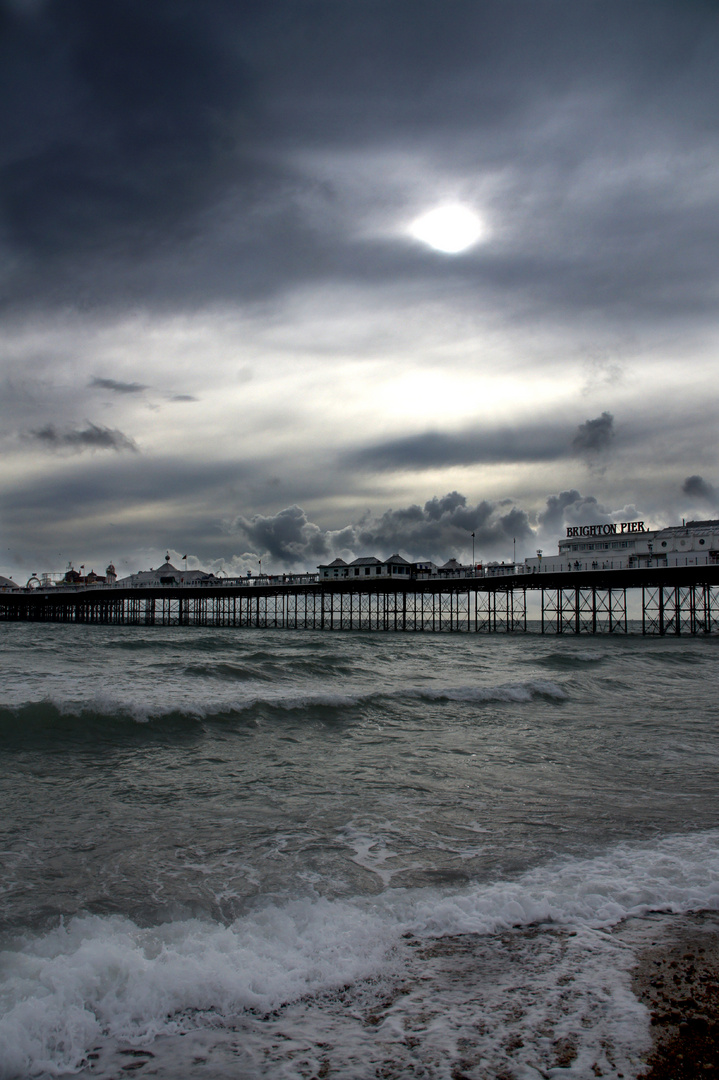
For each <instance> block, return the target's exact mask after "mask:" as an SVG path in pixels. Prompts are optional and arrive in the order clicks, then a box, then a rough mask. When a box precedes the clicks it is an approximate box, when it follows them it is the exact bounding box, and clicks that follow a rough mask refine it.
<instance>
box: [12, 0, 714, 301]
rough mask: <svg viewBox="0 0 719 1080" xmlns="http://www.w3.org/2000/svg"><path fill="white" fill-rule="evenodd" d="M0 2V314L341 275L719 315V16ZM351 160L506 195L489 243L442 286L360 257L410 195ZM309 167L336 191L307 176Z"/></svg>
mask: <svg viewBox="0 0 719 1080" xmlns="http://www.w3.org/2000/svg"><path fill="white" fill-rule="evenodd" d="M0 11H1V13H2V21H3V33H2V39H1V43H0V83H1V85H0V90H1V91H2V93H0V101H2V102H3V103H4V112H3V114H2V116H0V198H1V199H2V206H3V225H2V231H1V236H2V241H3V242H4V243H5V245H6V247H7V249H8V254H9V257H10V258H11V260H12V265H13V276H12V283H11V281H10V280H9V279H8V281H7V283H6V290H5V291H6V302H9V301H14V302H15V303H16V304H20V303H26V304H30V303H40V304H42V303H46V304H58V303H68V302H70V303H81V304H97V303H105V304H116V305H119V306H121V305H123V304H127V303H130V302H133V303H142V304H147V305H150V306H152V305H153V304H158V305H159V304H163V305H167V304H171V305H174V306H182V305H187V304H188V303H196V304H206V303H212V302H216V301H217V300H222V299H225V300H227V299H229V300H237V299H245V298H248V297H249V298H251V297H258V296H267V295H274V294H277V293H278V292H281V291H282V290H284V289H285V288H288V287H292V286H294V285H296V284H298V283H301V284H303V285H304V284H307V283H311V282H315V283H323V282H327V281H332V282H336V281H342V280H344V281H348V282H358V283H365V284H375V283H381V282H401V281H414V282H416V283H420V282H426V284H427V287H428V288H429V287H434V286H435V285H436V284H437V283H438V282H442V283H443V284H442V288H443V289H447V290H448V292H453V293H455V294H456V293H458V292H460V293H461V292H463V291H464V292H465V294H466V297H467V301H468V302H469V299H470V298H471V301H472V303H473V304H476V302H477V298H478V297H484V298H487V299H488V301H489V302H491V303H492V304H494V305H497V304H500V305H501V306H502V307H503V308H507V307H511V306H514V307H517V306H518V305H519V306H520V307H521V309H522V310H523V311H525V312H529V311H530V310H532V311H533V310H536V309H537V308H544V309H547V310H549V311H552V312H562V313H564V315H565V316H566V314H567V313H568V312H577V313H580V312H581V313H585V314H586V313H589V314H594V313H598V312H603V313H605V312H606V311H608V310H612V309H613V310H614V311H615V312H616V313H617V314H621V313H624V314H626V312H627V310H628V309H631V311H632V312H633V313H634V315H635V316H637V315H638V314H641V313H642V312H644V313H645V314H646V313H651V314H652V315H653V317H660V316H666V317H668V316H671V315H676V314H680V313H688V312H693V313H696V312H698V311H702V310H710V305H713V303H714V295H715V288H716V275H717V267H716V259H715V252H716V246H717V241H718V240H719V212H718V211H719V194H718V190H717V186H716V184H711V183H709V182H708V177H709V176H710V175H711V174H712V172H713V170H714V168H715V165H716V156H717V154H718V153H719V147H718V145H717V144H718V135H719V127H718V124H717V119H716V116H717V114H716V108H715V102H716V100H717V97H719V72H718V66H717V65H716V63H715V57H716V54H717V52H718V51H719V23H718V21H717V13H716V9H715V7H714V6H713V5H710V4H702V3H698V2H697V3H691V2H690V3H686V4H682V5H678V4H676V3H673V2H669V0H667V2H662V0H651V2H648V0H637V2H636V3H633V4H631V5H627V4H625V3H621V2H616V0H614V2H613V0H604V2H602V3H594V2H584V3H577V4H570V3H566V2H556V0H554V2H551V0H505V2H504V3H501V4H500V3H482V4H478V3H476V0H453V3H452V5H451V16H449V17H448V9H447V5H446V4H444V3H441V2H439V0H437V2H426V0H420V2H418V0H365V2H363V3H362V4H348V3H337V2H336V0H315V2H312V0H308V2H306V3H302V4H298V3H295V2H289V0H277V2H275V3H272V4H264V5H263V4H260V3H257V2H250V0H246V2H242V0H235V2H233V3H230V2H222V0H208V2H206V3H204V4H202V5H198V4H192V3H189V2H183V0H155V2H153V3H151V4H148V3H146V2H144V0H122V2H120V0H106V2H104V3H97V2H96V0H74V2H72V3H63V2H60V0H47V2H46V3H44V4H42V5H37V6H35V5H33V6H28V7H27V8H26V9H23V8H21V7H20V6H18V5H11V4H8V3H7V0H5V2H4V3H3V6H2V8H1V9H0ZM349 151H351V152H352V153H357V152H361V153H367V154H369V155H371V154H372V153H378V154H381V153H382V152H384V151H387V152H391V153H395V152H402V153H408V154H412V153H416V154H418V155H420V156H421V157H423V158H424V159H426V161H427V162H428V165H429V167H430V172H431V167H435V168H436V170H438V173H439V174H442V173H443V172H444V173H446V175H447V176H448V178H449V181H450V182H452V180H453V178H454V177H455V176H456V177H458V178H459V179H460V181H461V183H462V185H464V187H466V188H469V190H470V192H471V189H472V182H473V181H474V180H478V181H479V180H481V178H482V177H483V176H485V175H488V176H495V177H501V183H498V184H497V185H496V186H495V189H493V191H492V193H490V195H489V196H488V204H487V208H488V210H489V211H490V214H491V215H494V216H496V217H497V218H498V220H499V221H500V222H501V223H502V229H501V235H500V236H499V237H498V239H497V240H496V242H495V243H494V244H493V245H489V246H487V248H478V249H476V251H475V252H474V253H473V254H471V255H468V256H467V257H464V258H462V259H461V260H455V261H454V264H453V267H452V270H451V271H449V269H448V265H447V260H446V259H443V258H439V259H438V258H437V257H436V256H435V255H434V254H432V253H428V252H426V251H424V250H422V249H421V248H420V247H419V246H414V247H413V246H412V245H408V244H406V243H404V242H400V241H389V240H381V239H380V240H377V241H370V240H363V241H362V242H359V241H358V240H357V239H356V237H354V233H353V224H354V223H355V222H357V221H358V220H361V219H362V217H363V215H365V214H367V213H370V216H371V213H373V212H374V211H375V210H376V209H377V207H378V206H382V207H384V208H385V209H386V210H387V212H388V213H389V214H390V216H394V217H396V218H397V219H398V220H399V219H400V218H401V217H402V214H404V213H406V209H407V207H406V198H407V190H401V185H400V189H398V190H396V191H393V190H391V185H390V187H388V186H387V182H388V178H389V177H390V173H392V168H390V167H387V171H385V172H383V168H384V167H383V166H382V165H381V164H378V166H377V174H376V176H375V178H374V181H373V182H369V183H366V184H365V183H361V184H359V185H357V184H356V183H355V181H354V178H353V173H354V170H353V167H352V164H351V162H347V163H345V164H344V165H343V164H342V161H341V159H342V156H343V155H344V154H346V153H347V152H349ZM314 152H329V153H330V154H334V155H335V157H336V159H337V162H339V164H338V165H337V169H336V170H335V172H334V173H332V172H331V170H330V173H331V175H330V174H328V175H323V174H321V172H318V171H317V170H316V169H314V166H312V165H308V164H307V163H306V162H305V163H304V164H299V163H298V162H299V161H300V159H302V156H303V154H305V156H306V154H310V155H311V154H312V153H314ZM392 174H393V173H392ZM412 180H413V181H414V175H413V176H412ZM408 181H409V178H408ZM353 183H354V187H353ZM427 183H428V190H427V197H428V198H430V197H435V196H434V195H433V194H432V191H433V190H434V189H435V188H436V184H434V182H433V181H432V180H431V178H430V179H428V181H427ZM410 186H411V185H410Z"/></svg>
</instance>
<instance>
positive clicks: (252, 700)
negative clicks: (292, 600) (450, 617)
mask: <svg viewBox="0 0 719 1080" xmlns="http://www.w3.org/2000/svg"><path fill="white" fill-rule="evenodd" d="M718 654H719V640H718V639H716V638H694V639H692V638H680V639H669V638H664V639H651V638H642V637H641V636H639V635H629V636H626V637H613V636H612V637H596V638H589V637H570V636H563V637H559V638H557V637H542V636H540V635H538V634H527V635H500V634H497V635H494V636H487V635H466V634H455V635H440V634H437V635H430V634H421V633H414V634H413V633H407V634H393V633H389V634H382V633H357V632H355V633H338V632H334V633H332V632H324V633H322V632H314V631H271V630H236V629H233V630H217V629H201V628H180V627H171V628H161V627H154V628H150V627H148V628H139V627H100V626H89V627H82V626H71V625H68V626H51V625H36V626H34V625H22V626H18V625H15V626H9V625H3V626H0V748H1V753H0V809H1V814H0V864H1V866H0V869H1V873H0V1076H2V1077H3V1078H15V1077H31V1076H32V1077H50V1076H53V1077H54V1076H65V1075H71V1074H72V1075H79V1076H82V1077H90V1076H92V1077H102V1078H109V1077H119V1076H125V1075H130V1074H131V1073H132V1074H133V1075H134V1074H137V1075H141V1076H155V1077H161V1078H163V1080H180V1078H184V1077H187V1076H189V1075H192V1076H193V1077H203V1076H207V1077H218V1078H224V1077H228V1078H229V1077H235V1078H237V1077H241V1078H243V1080H244V1078H254V1077H257V1078H260V1077H271V1078H273V1080H274V1078H282V1080H297V1078H310V1077H317V1078H324V1077H334V1076H337V1077H343V1078H350V1080H351V1078H357V1080H368V1078H374V1077H382V1078H394V1077H397V1078H404V1077H413V1078H427V1080H444V1078H446V1080H458V1078H462V1077H465V1078H472V1080H485V1078H492V1080H495V1078H498V1077H502V1078H506V1080H510V1078H515V1080H530V1078H531V1080H538V1078H540V1077H542V1078H546V1077H557V1076H562V1077H567V1076H574V1077H581V1078H586V1077H589V1076H595V1075H603V1076H605V1077H617V1078H621V1077H624V1078H626V1080H629V1078H633V1077H636V1076H638V1075H639V1074H640V1073H641V1069H642V1065H641V1060H642V1055H643V1054H645V1053H646V1051H647V1048H648V1046H649V1031H650V1025H649V1015H648V1013H647V1010H646V1009H645V1007H644V1006H643V1005H642V1004H641V1003H640V1002H639V1001H638V1000H637V998H636V997H635V996H634V994H633V992H632V987H631V970H632V966H633V965H634V963H635V960H636V955H637V949H638V948H639V945H640V943H641V942H640V939H641V934H640V933H637V934H634V935H632V933H629V932H627V933H623V932H622V927H628V926H630V924H632V925H635V926H636V925H641V918H642V917H644V916H647V915H648V913H651V912H654V911H664V912H676V913H681V912H685V911H690V910H694V909H699V908H708V909H719V782H718V779H717V778H718V767H719V695H718V694H717V690H718V689H719V686H718V683H719V668H718V666H717V659H718ZM637 920H638V921H637Z"/></svg>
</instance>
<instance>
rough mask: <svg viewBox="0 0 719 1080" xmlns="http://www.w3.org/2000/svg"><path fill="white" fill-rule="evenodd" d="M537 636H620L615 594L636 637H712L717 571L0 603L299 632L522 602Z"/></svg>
mask: <svg viewBox="0 0 719 1080" xmlns="http://www.w3.org/2000/svg"><path fill="white" fill-rule="evenodd" d="M528 594H530V595H531V594H534V595H535V597H536V601H539V603H538V604H536V601H535V605H536V606H538V607H539V608H540V609H541V618H540V619H539V620H538V624H534V625H537V629H539V630H540V631H541V633H543V634H625V633H627V631H628V620H627V610H628V609H627V596H628V595H629V596H630V599H631V597H632V595H633V596H634V599H635V602H636V605H637V607H638V601H639V598H640V597H641V613H642V620H641V629H642V633H644V634H652V635H665V634H711V633H717V632H719V566H699V567H696V566H692V567H671V568H659V569H656V570H646V569H642V570H628V571H624V570H614V571H604V572H597V571H592V572H584V573H582V572H575V573H571V574H536V575H517V576H515V577H506V578H494V579H493V578H489V579H488V578H454V579H452V578H447V579H441V580H437V579H430V580H418V581H403V582H395V581H391V580H387V581H386V582H385V581H381V580H379V581H378V580H374V581H368V582H352V583H351V582H349V581H339V582H335V581H332V582H321V583H315V584H310V585H282V584H278V585H272V584H268V585H259V584H253V585H243V586H214V585H213V586H189V587H174V586H159V587H156V588H133V589H122V588H118V587H117V586H113V587H95V588H92V587H90V588H80V589H77V590H71V589H67V590H66V589H59V588H56V589H54V590H46V591H44V590H39V589H37V590H35V591H33V592H29V591H25V592H20V593H3V594H0V621H2V622H71V623H83V624H93V623H97V624H104V625H116V626H156V625H157V626H219V627H232V626H237V627H256V628H260V629H261V628H277V629H293V630H294V629H298V630H299V629H307V630H364V631H377V630H385V631H390V630H401V631H411V632H430V633H442V632H464V633H516V632H526V631H527V629H528V622H527V596H528Z"/></svg>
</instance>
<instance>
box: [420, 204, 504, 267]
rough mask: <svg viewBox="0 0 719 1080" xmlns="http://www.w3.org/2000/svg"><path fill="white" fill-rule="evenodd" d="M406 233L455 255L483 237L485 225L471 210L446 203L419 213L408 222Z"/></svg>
mask: <svg viewBox="0 0 719 1080" xmlns="http://www.w3.org/2000/svg"><path fill="white" fill-rule="evenodd" d="M409 232H410V235H411V236H413V237H414V238H415V240H421V241H422V243H424V244H428V245H429V247H432V248H434V249H435V251H443V252H445V254H447V255H457V254H459V253H460V252H461V251H466V250H467V248H470V247H473V246H474V245H475V244H477V243H478V242H479V241H480V240H482V239H484V237H485V236H486V234H487V228H486V226H485V224H484V222H483V221H482V219H481V218H480V217H479V215H478V214H476V213H475V212H474V210H470V209H469V207H467V206H462V205H461V204H460V203H449V204H445V205H444V206H438V207H436V208H435V209H434V210H429V211H428V212H427V213H426V214H422V215H421V216H420V217H418V218H417V219H416V220H415V221H413V222H412V224H411V225H410V228H409Z"/></svg>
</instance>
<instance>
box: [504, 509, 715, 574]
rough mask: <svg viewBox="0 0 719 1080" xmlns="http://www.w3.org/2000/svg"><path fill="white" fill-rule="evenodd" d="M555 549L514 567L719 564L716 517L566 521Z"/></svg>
mask: <svg viewBox="0 0 719 1080" xmlns="http://www.w3.org/2000/svg"><path fill="white" fill-rule="evenodd" d="M558 546H559V551H558V554H557V555H549V556H547V555H544V554H543V553H542V552H540V551H538V552H537V555H536V556H535V557H533V558H530V559H525V561H524V564H523V565H522V564H520V565H519V566H518V567H517V569H516V572H517V573H527V574H539V573H568V572H572V571H577V570H637V569H640V568H642V567H645V568H648V569H651V568H652V567H664V566H710V565H712V564H719V519H714V520H709V521H687V522H682V524H681V525H670V526H669V527H668V528H665V529H648V528H646V525H645V523H644V522H643V521H623V522H615V523H611V524H594V525H569V526H567V535H566V536H565V537H563V538H562V539H561V540H560V541H559V545H558Z"/></svg>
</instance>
